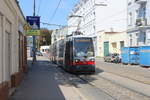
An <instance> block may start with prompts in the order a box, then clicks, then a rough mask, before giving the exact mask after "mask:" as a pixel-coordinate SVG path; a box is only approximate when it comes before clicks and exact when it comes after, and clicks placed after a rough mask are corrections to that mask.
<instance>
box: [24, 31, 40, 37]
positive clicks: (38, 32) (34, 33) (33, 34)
mask: <svg viewBox="0 0 150 100" xmlns="http://www.w3.org/2000/svg"><path fill="white" fill-rule="evenodd" d="M26 35H27V36H39V35H40V30H27V31H26Z"/></svg>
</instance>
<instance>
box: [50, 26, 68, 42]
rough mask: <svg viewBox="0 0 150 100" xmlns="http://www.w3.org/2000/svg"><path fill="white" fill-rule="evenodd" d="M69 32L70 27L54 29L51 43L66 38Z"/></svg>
mask: <svg viewBox="0 0 150 100" xmlns="http://www.w3.org/2000/svg"><path fill="white" fill-rule="evenodd" d="M67 34H68V27H63V28H60V29H56V30H53V32H52V35H51V44H53V43H54V42H56V41H59V40H61V39H64V38H65V37H66V35H67Z"/></svg>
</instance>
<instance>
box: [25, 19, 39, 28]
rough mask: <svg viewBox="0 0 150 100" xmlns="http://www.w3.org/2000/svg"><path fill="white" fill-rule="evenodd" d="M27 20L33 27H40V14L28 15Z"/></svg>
mask: <svg viewBox="0 0 150 100" xmlns="http://www.w3.org/2000/svg"><path fill="white" fill-rule="evenodd" d="M26 20H27V23H28V24H29V25H30V26H31V28H32V29H40V16H27V18H26Z"/></svg>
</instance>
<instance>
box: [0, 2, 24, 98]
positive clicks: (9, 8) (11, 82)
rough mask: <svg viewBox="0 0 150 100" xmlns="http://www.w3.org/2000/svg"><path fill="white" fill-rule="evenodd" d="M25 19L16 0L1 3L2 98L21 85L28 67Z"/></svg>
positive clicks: (0, 61) (0, 67)
mask: <svg viewBox="0 0 150 100" xmlns="http://www.w3.org/2000/svg"><path fill="white" fill-rule="evenodd" d="M24 24H25V19H24V17H23V14H22V12H21V10H20V7H19V6H18V3H17V1H16V0H1V3H0V99H1V100H8V94H9V90H10V89H11V88H14V87H16V86H18V85H19V83H20V82H21V79H22V76H23V71H25V68H26V61H25V58H26V52H25V49H26V46H25V45H26V44H25V41H26V38H25V36H24V29H23V26H24Z"/></svg>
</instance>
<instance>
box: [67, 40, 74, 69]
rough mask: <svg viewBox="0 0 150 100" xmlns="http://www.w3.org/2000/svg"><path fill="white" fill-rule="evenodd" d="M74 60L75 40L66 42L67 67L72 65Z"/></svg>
mask: <svg viewBox="0 0 150 100" xmlns="http://www.w3.org/2000/svg"><path fill="white" fill-rule="evenodd" d="M72 60H73V42H71V41H69V42H67V43H66V51H65V67H67V66H69V65H71V64H72Z"/></svg>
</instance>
